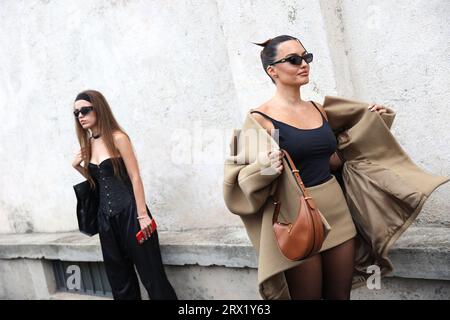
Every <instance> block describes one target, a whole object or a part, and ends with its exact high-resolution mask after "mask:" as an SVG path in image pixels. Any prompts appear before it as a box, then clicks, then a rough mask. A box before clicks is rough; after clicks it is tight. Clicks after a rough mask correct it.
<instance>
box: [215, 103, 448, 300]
mask: <svg viewBox="0 0 450 320" xmlns="http://www.w3.org/2000/svg"><path fill="white" fill-rule="evenodd" d="M368 105H369V104H368V103H365V102H360V101H354V100H349V99H344V98H340V97H332V96H326V97H325V100H324V103H323V107H324V109H325V111H326V113H327V116H328V121H329V124H330V127H331V129H332V130H333V132H334V133H335V135H336V137H337V141H338V150H340V152H341V154H342V155H343V156H344V158H345V160H346V161H345V162H344V165H343V166H342V168H341V170H342V172H341V173H342V178H343V182H344V185H343V186H342V187H343V191H344V195H345V198H346V201H347V205H348V207H349V209H350V213H351V215H352V218H353V221H354V223H355V226H356V228H357V232H358V235H357V237H356V239H357V249H356V257H355V269H354V276H353V285H352V289H354V288H356V287H359V286H361V285H364V284H365V282H366V280H367V278H368V277H369V276H370V275H372V273H369V272H367V267H368V266H370V265H377V266H379V267H380V269H381V276H385V275H386V274H387V273H389V272H391V271H392V270H393V267H392V264H391V262H390V260H389V258H388V256H387V255H388V251H389V249H390V248H391V246H392V245H393V243H394V242H395V241H396V240H397V239H398V238H399V236H400V235H401V234H402V233H403V232H404V231H405V230H406V228H408V227H409V225H410V224H411V223H412V222H413V220H414V219H415V218H416V217H417V215H418V214H419V212H420V211H421V209H422V206H423V204H424V202H425V201H426V200H427V198H428V197H429V196H430V194H431V193H432V192H433V191H434V190H435V189H436V188H437V187H438V186H440V185H441V184H443V183H445V182H447V181H449V180H450V179H449V178H447V177H441V176H437V175H433V174H431V173H428V172H426V171H424V170H423V169H421V168H420V167H418V166H417V165H415V164H414V163H413V162H412V160H411V159H410V157H409V156H408V155H407V154H406V153H405V151H404V150H403V149H402V147H401V146H400V145H399V144H398V142H397V141H396V140H395V138H394V136H393V135H392V133H391V132H390V127H391V125H392V122H393V120H394V117H395V113H394V112H393V110H391V109H390V108H387V109H388V112H387V113H384V114H381V115H380V114H379V113H377V112H370V111H369V110H368V108H367V107H368ZM230 149H231V150H230V155H229V156H228V157H227V159H226V161H225V171H224V184H223V195H224V200H225V204H226V206H227V208H228V209H229V210H230V211H231V212H232V213H234V214H236V215H239V216H240V217H241V219H242V221H243V223H244V226H245V228H246V231H247V234H248V236H249V238H250V241H251V242H252V244H253V246H254V248H255V249H256V252H257V255H258V284H259V292H260V294H261V296H262V297H263V298H264V299H290V294H289V290H288V287H287V283H286V279H285V277H284V272H282V271H284V270H287V269H288V268H291V267H294V266H296V265H298V264H300V263H301V261H296V262H293V261H290V260H288V259H286V258H284V256H282V255H281V253H280V251H279V249H278V247H277V244H276V240H275V237H274V234H273V230H272V215H273V209H274V206H273V203H272V201H271V197H270V195H271V194H272V193H273V192H274V191H275V188H276V187H277V185H278V184H279V185H280V188H281V192H280V200H281V203H284V205H285V206H287V207H285V211H286V212H289V213H288V214H289V215H290V217H288V218H291V219H292V218H293V217H295V214H296V212H297V209H298V203H296V202H297V201H293V199H298V195H300V194H301V190H300V188H299V187H298V185H297V184H296V182H295V180H294V178H293V176H292V174H291V173H290V172H289V171H287V170H283V172H282V173H281V174H278V173H273V172H272V171H270V170H269V169H270V168H269V167H270V161H269V158H268V152H269V151H270V150H274V149H279V145H278V144H277V142H276V141H275V140H274V139H273V138H272V137H271V136H270V135H269V134H268V133H267V131H266V130H265V129H264V128H263V127H262V126H261V125H260V124H259V123H258V122H257V121H256V120H255V119H254V118H253V117H252V116H251V115H250V113H248V114H247V117H246V119H245V121H244V124H243V126H242V128H241V129H238V130H235V132H234V135H233V139H232V141H231V144H230ZM283 166H284V168H288V166H287V163H286V160H285V159H283ZM300 170H301V168H300ZM294 202H295V203H294Z"/></svg>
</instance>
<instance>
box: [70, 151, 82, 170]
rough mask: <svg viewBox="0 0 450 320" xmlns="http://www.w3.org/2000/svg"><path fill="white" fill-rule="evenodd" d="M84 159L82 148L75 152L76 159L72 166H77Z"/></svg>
mask: <svg viewBox="0 0 450 320" xmlns="http://www.w3.org/2000/svg"><path fill="white" fill-rule="evenodd" d="M82 161H83V154H82V151H81V149H80V150H79V151H78V152H77V153H76V154H75V159H73V162H72V167H74V168H76V167H78V166H79V165H80V163H81V162H82Z"/></svg>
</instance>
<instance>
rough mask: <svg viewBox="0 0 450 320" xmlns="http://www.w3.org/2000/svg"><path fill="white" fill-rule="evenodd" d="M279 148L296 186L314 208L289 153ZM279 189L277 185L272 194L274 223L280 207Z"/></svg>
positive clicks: (314, 205)
mask: <svg viewBox="0 0 450 320" xmlns="http://www.w3.org/2000/svg"><path fill="white" fill-rule="evenodd" d="M280 150H281V152H282V153H283V157H284V158H286V161H287V163H288V165H289V167H290V170H291V172H292V174H293V175H294V177H295V181H296V182H297V184H298V186H299V187H300V189H301V191H302V197H303V198H304V199H305V201H306V203H307V204H308V206H309V208H310V209H316V203H315V202H314V200H313V198H312V197H311V196H310V195H309V193H308V190H306V188H305V185H304V184H303V180H302V178H301V177H300V174H299V171H298V169H297V167H296V166H295V164H294V161H292V158H291V156H290V155H289V153H288V152H287V151H286V150H284V149H280ZM279 190H280V187H279V186H277V189H276V191H275V194H274V196H273V198H274V204H275V211H274V214H273V222H274V223H275V222H278V215H279V214H280V208H281V202H280V198H279V192H280V191H279Z"/></svg>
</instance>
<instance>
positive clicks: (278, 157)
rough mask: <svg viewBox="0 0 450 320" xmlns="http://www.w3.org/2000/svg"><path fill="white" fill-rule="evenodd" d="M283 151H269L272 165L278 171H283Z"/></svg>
mask: <svg viewBox="0 0 450 320" xmlns="http://www.w3.org/2000/svg"><path fill="white" fill-rule="evenodd" d="M283 156H284V154H283V152H282V151H281V150H272V151H270V152H269V159H270V163H271V164H270V167H271V168H272V169H273V170H275V171H276V172H277V173H281V172H282V171H283V161H282V159H283Z"/></svg>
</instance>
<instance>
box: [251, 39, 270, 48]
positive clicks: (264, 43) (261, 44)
mask: <svg viewBox="0 0 450 320" xmlns="http://www.w3.org/2000/svg"><path fill="white" fill-rule="evenodd" d="M270 40H272V39H268V40H266V41H264V42H260V43H256V42H253V44H256V45H257V46H260V47H264V48H265V47H267V45H268V44H269V42H270Z"/></svg>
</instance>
